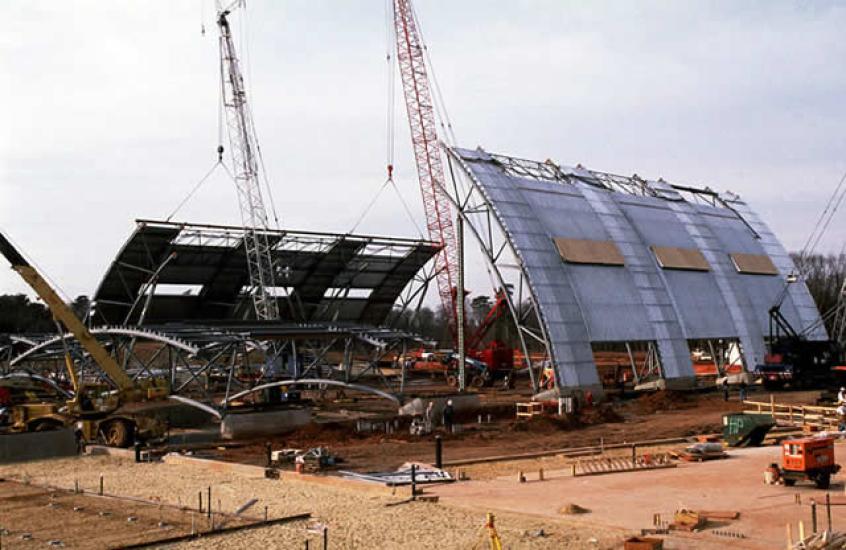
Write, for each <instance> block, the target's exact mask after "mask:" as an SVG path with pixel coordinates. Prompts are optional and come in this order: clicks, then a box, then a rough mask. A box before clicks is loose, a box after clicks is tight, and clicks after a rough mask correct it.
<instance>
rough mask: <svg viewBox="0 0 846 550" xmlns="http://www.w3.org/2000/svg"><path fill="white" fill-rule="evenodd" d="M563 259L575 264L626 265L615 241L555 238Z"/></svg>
mask: <svg viewBox="0 0 846 550" xmlns="http://www.w3.org/2000/svg"><path fill="white" fill-rule="evenodd" d="M555 246H557V247H558V253H559V254H560V255H561V259H563V260H564V261H566V262H570V263H573V264H598V265H626V262H625V260H624V259H623V254H622V253H620V249H619V248H617V245H616V244H615V243H614V242H613V241H593V240H589V239H564V238H562V237H556V238H555Z"/></svg>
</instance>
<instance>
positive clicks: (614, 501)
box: [433, 442, 846, 550]
mask: <svg viewBox="0 0 846 550" xmlns="http://www.w3.org/2000/svg"><path fill="white" fill-rule="evenodd" d="M836 454H837V455H839V456H841V457H844V456H846V443H843V442H841V443H838V445H837V446H836ZM779 455H780V448H779V447H778V446H768V447H759V448H749V449H736V450H730V451H729V457H728V458H727V459H724V460H712V461H707V462H702V463H684V462H682V463H680V464H679V465H678V466H677V467H676V468H669V469H660V470H651V471H640V472H627V473H614V474H605V475H593V476H579V477H572V476H571V475H570V472H569V470H545V472H544V479H545V480H544V481H538V480H537V473H536V471H530V470H526V477H527V478H528V481H527V482H526V483H518V482H517V479H516V476H515V475H503V476H501V477H498V478H496V479H488V480H480V481H473V480H470V481H467V482H463V483H456V484H451V485H448V486H447V485H443V486H438V487H436V488H433V492H434V493H436V494H437V495H439V496H440V499H441V502H444V503H445V504H448V505H451V506H461V507H466V508H467V509H470V510H478V509H485V510H492V511H494V512H499V511H519V512H521V513H525V514H530V515H533V516H535V517H538V518H540V517H548V518H550V519H557V518H560V517H561V512H560V511H561V510H562V509H565V508H567V507H572V505H574V504H575V505H577V506H579V507H581V508H583V509H586V510H589V512H588V513H582V514H575V515H570V516H569V517H570V518H572V522H573V525H582V526H583V527H584V528H585V529H590V528H591V527H593V526H601V527H602V528H603V529H608V528H614V527H616V528H620V529H621V530H623V531H628V532H634V533H637V532H639V531H640V529H644V528H651V527H652V526H653V516H654V514H660V515H661V518H662V519H663V520H665V521H670V522H672V520H673V514H674V512H675V511H677V510H679V509H680V508H685V509H689V510H712V511H713V510H721V511H737V512H739V513H740V516H739V518H738V519H737V520H719V521H709V523H708V524H707V525H706V526H705V527H704V528H703V529H702V530H701V531H699V532H695V533H688V532H684V531H673V532H672V534H671V535H669V536H668V537H667V541H666V543H665V545H664V548H678V549H682V548H692V549H718V548H722V547H725V546H731V547H733V548H747V549H756V550H769V549H772V548H784V547H785V545H786V525H787V524H788V523H790V524H792V531H793V540H797V539H798V522H799V521H800V520H801V521H803V522H804V523H805V527H806V529H807V531H806V533H807V534H810V533H811V509H810V500H811V499H816V500H817V502H818V503H819V502H824V500H825V493H826V491H822V490H819V489H816V488H815V487H814V485H813V484H812V483H808V482H806V483H799V484H797V485H796V486H794V487H790V488H787V487H784V486H781V485H775V486H773V485H766V484H764V482H763V471H764V469H765V468H766V467H767V466H768V465H769V464H770V463H771V462H776V463H778V462H779V460H780V458H779ZM835 479H836V478H835ZM829 492H830V493H831V494H832V495H837V496H836V499H838V501H839V502H842V497H841V495H843V492H844V484H843V482H842V481H840V480H838V481H835V482H833V483H832V485H831V487H830V489H829ZM796 495H799V497H800V499H801V500H800V501H798V502H797V500H796ZM831 510H832V526H833V528H834V529H835V530H843V529H844V528H845V527H846V507H843V506H840V505H838V506H832V508H831ZM817 515H818V521H819V528H820V529H824V528H826V527H827V518H826V511H825V507H824V506H819V507H818V509H817ZM741 537H742V538H741Z"/></svg>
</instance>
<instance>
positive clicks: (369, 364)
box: [0, 323, 423, 405]
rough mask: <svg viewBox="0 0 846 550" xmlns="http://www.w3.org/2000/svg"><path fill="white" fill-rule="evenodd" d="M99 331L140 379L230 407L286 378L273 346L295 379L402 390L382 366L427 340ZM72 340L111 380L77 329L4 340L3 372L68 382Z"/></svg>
mask: <svg viewBox="0 0 846 550" xmlns="http://www.w3.org/2000/svg"><path fill="white" fill-rule="evenodd" d="M92 333H93V334H94V335H95V336H96V337H97V339H98V340H99V341H100V342H101V343H103V344H104V346H105V347H106V348H107V349H108V350H109V351H110V352H111V353H112V354H113V355H114V356H115V357H116V358H117V359H118V360H119V361H120V362H121V363H122V364H123V365H124V368H125V370H126V371H127V373H129V374H130V376H131V377H132V378H133V379H144V378H150V377H156V378H167V379H168V381H169V383H170V386H171V389H172V393H173V394H175V395H179V396H184V397H190V398H193V399H196V400H199V401H201V402H206V403H211V402H219V403H221V404H224V405H225V404H227V403H229V402H230V401H231V400H232V396H233V395H235V394H236V393H240V394H242V395H246V394H249V393H252V392H254V391H256V388H257V387H259V386H263V385H267V384H270V383H273V381H274V380H278V379H279V378H280V375H281V374H282V373H269V372H267V370H266V369H265V368H264V366H265V365H266V363H267V362H268V361H270V360H272V359H273V358H269V357H267V354H268V353H269V352H270V350H273V353H276V354H278V356H279V357H281V358H284V362H285V363H286V364H288V365H290V366H291V369H290V370H291V372H293V373H294V376H293V379H294V380H307V379H308V380H314V379H320V380H330V381H331V380H334V381H336V382H340V383H341V384H344V385H349V386H350V387H351V388H352V389H356V386H357V385H362V384H364V385H368V384H369V385H375V386H379V387H381V388H383V389H382V390H378V391H376V393H378V392H379V391H382V392H384V393H388V394H391V395H399V394H401V393H402V390H403V388H404V383H405V372H402V376H401V377H400V378H399V379H398V380H397V379H389V378H388V377H386V376H385V375H384V374H383V372H382V369H381V368H379V367H380V366H381V365H380V362H382V361H383V360H385V358H386V357H393V356H394V354H399V353H402V352H403V351H404V350H405V349H407V348H408V347H409V346H419V345H422V344H423V342H422V341H421V340H420V338H419V337H417V336H415V335H413V334H410V333H407V332H403V331H396V330H392V329H387V328H372V327H342V326H326V325H306V324H298V325H278V324H276V325H272V326H271V325H260V324H257V323H246V324H241V325H231V326H219V327H211V326H205V327H202V326H191V325H182V326H176V325H170V326H166V327H145V328H143V329H141V328H133V327H123V326H122V327H107V328H99V329H93V330H92ZM63 342H64V343H63ZM270 343H277V345H275V346H272V345H269V344H270ZM66 346H67V349H68V351H69V353H70V354H71V357H72V359H73V361H74V365H75V367H76V370H77V373H78V375H79V377H80V379H82V380H84V381H86V382H87V383H105V384H108V383H109V380H108V379H107V378H106V376H105V375H104V374H103V373H102V372H101V371H100V370H99V369H98V368H97V367H96V365H95V364H93V362H92V361H91V359H90V357H89V356H88V355H87V354H86V353H85V352H84V351H83V350H82V349H81V348H80V347H79V346H78V345H76V343H75V341H74V339H73V337H72V335H70V334H64V335H62V336H52V337H50V336H47V335H40V336H38V337H35V338H28V339H18V338H16V344H15V346H14V347H15V351H14V355H12V354H13V351H12V350H11V348H12V345H11V344H7V345H4V346H3V348H2V349H0V351H2V352H3V354H4V355H3V357H2V359H3V361H2V362H0V375H5V376H8V375H11V374H12V373H15V372H29V373H33V374H38V375H44V376H47V377H48V378H50V379H51V380H54V381H56V382H57V383H59V384H63V385H65V386H66V385H67V382H68V381H67V375H66V373H65V365H64V361H63V358H64V353H65V349H66ZM339 350H340V351H342V352H343V354H342V359H341V361H340V362H334V361H330V360H329V359H327V354H328V353H329V352H330V351H339ZM395 399H399V398H398V397H396V398H395Z"/></svg>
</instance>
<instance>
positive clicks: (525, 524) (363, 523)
mask: <svg viewBox="0 0 846 550" xmlns="http://www.w3.org/2000/svg"><path fill="white" fill-rule="evenodd" d="M101 474H102V475H103V476H104V480H105V491H106V492H110V493H115V494H121V495H129V496H136V497H141V498H145V499H153V500H155V499H161V500H163V501H165V502H169V503H174V504H189V503H190V504H192V505H193V504H194V503H196V499H197V492H198V491H201V490H202V491H205V490H206V487H208V486H209V485H210V486H211V487H212V502H213V503H214V505H215V507H216V506H217V501H218V500H220V505H221V506H222V509H223V510H224V511H234V510H235V509H236V508H237V507H238V506H240V505H241V504H243V503H244V502H245V501H247V500H248V499H250V498H258V499H259V503H258V504H257V505H256V509H260V510H262V513H263V507H264V506H267V507H268V514H269V516H270V517H279V516H286V515H292V514H298V513H303V512H311V513H312V514H313V515H314V520H313V521H311V522H310V523H315V522H320V523H324V524H326V525H327V526H328V529H329V541H330V544H329V548H332V549H354V548H361V549H370V548H379V549H400V548H402V549H416V548H420V549H423V548H427V549H430V548H444V549H447V548H473V546H474V544H475V543H476V542H477V541H478V540H479V533H480V528H481V526H482V525H483V523H484V519H485V513H486V511H488V510H487V508H485V507H476V506H472V505H471V506H470V507H466V506H461V507H454V506H451V505H449V504H443V503H425V502H414V503H408V504H402V505H398V506H391V507H386V504H388V503H390V502H396V501H398V500H400V499H399V498H397V497H392V496H390V495H382V494H375V493H372V492H367V491H356V490H355V489H350V488H346V487H327V486H322V485H318V484H313V483H309V482H305V481H300V480H296V479H294V480H290V479H289V478H284V479H283V480H268V479H264V478H260V477H257V476H244V475H241V474H232V473H220V472H210V471H208V470H206V469H202V468H196V467H191V466H188V465H181V464H165V463H150V464H135V463H134V462H131V461H128V460H124V459H119V458H115V457H108V456H85V457H80V458H72V459H58V460H48V461H41V462H32V463H27V464H20V465H10V466H3V467H0V477H3V478H7V479H15V480H24V481H30V482H32V483H38V484H50V485H54V486H60V487H65V488H72V487H73V486H74V482H75V481H78V482H79V484H80V486H81V487H83V488H85V489H89V490H95V488H96V487H97V485H98V483H99V476H100V475H101ZM0 518H2V511H0ZM2 521H3V520H2V519H0V524H2ZM306 523H309V522H303V523H299V524H294V525H283V526H273V527H268V528H262V529H258V530H255V531H250V532H242V533H236V534H232V535H226V536H222V537H218V538H215V539H214V540H213V546H209V544H210V542H211V541H205V540H200V541H194V542H190V543H182V544H179V545H174V546H172V547H174V548H209V547H214V548H223V549H229V548H231V549H236V548H249V547H254V546H255V547H261V548H262V549H275V548H280V549H281V548H285V549H287V548H303V547H304V541H305V540H306V538H309V537H310V538H311V540H312V548H314V547H315V544H316V543H317V542H318V540H319V536H318V535H314V534H309V533H308V532H307V530H306V526H307V525H306ZM25 527H26V526H8V527H7V528H25ZM497 528H498V530H499V532H500V534H501V536H502V539H503V541H504V543H505V547H506V548H514V549H523V548H525V549H547V548H548V549H570V548H572V549H577V548H578V549H582V548H609V549H610V548H616V547H619V545H620V541H622V539H623V532H622V531H620V530H617V529H614V528H601V527H595V526H588V525H584V524H581V525H579V524H573V523H572V522H571V521H570V520H569V519H562V518H557V517H533V516H529V515H525V514H522V513H520V512H519V511H513V512H503V513H498V514H497ZM540 529H543V531H544V532H545V533H546V535H545V536H542V537H539V536H534V535H533V534H532V533H533V532H536V531H538V530H540ZM33 534H34V535H37V532H33ZM8 540H10V539H7V541H8ZM11 540H12V543H11V544H13V541H14V539H11ZM7 541H4V548H14V546H13V545H12V546H9V543H7ZM480 548H482V547H481V546H480Z"/></svg>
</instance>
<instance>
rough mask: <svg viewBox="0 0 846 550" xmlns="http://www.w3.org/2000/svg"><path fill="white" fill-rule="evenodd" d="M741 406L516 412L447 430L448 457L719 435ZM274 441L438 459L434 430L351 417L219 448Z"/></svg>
mask: <svg viewBox="0 0 846 550" xmlns="http://www.w3.org/2000/svg"><path fill="white" fill-rule="evenodd" d="M760 399H761V400H765V399H768V397H767V398H764V397H761V398H760ZM512 410H513V409H512ZM739 410H741V406H740V403H739V402H738V401H737V397H736V396H733V400H732V401H729V402H724V401H723V398H722V395H721V394H704V395H702V394H700V395H690V394H688V395H686V394H676V393H673V392H657V393H654V394H651V395H646V396H643V397H640V398H638V399H635V400H631V401H626V402H624V403H618V404H615V405H613V406H611V405H607V404H603V405H600V406H598V407H593V408H591V409H588V410H586V411H583V414H582V415H581V418H580V419H579V420H578V421H568V420H564V419H558V418H556V417H541V418H536V419H533V420H531V421H519V422H518V421H517V420H515V419H514V416H513V413H512V414H511V415H510V418H508V419H499V420H497V419H494V420H493V422H491V423H490V424H487V423H485V424H476V423H475V419H474V420H473V422H472V423H467V424H464V425H463V428H464V430H463V431H462V432H460V433H457V434H442V436H443V442H444V460H457V459H466V458H479V457H485V456H491V455H502V454H511V453H525V452H531V451H540V450H551V449H562V448H568V447H581V446H589V445H597V444H599V441H600V439H602V440H603V441H604V442H605V443H606V444H611V443H622V442H637V441H643V440H650V439H662V438H671V437H686V436H693V435H699V434H705V433H715V432H718V431H720V430H721V429H722V415H723V414H725V413H727V412H736V411H739ZM496 416H499V415H496ZM268 441H270V443H271V445H272V448H273V449H281V448H285V447H292V448H299V449H308V448H310V447H316V446H322V447H328V448H329V449H330V451H331V452H333V453H335V454H337V455H338V456H340V457H342V458H343V460H344V463H342V464H341V465H340V467H341V468H343V469H352V470H360V471H368V470H369V471H373V470H384V469H392V468H395V467H397V466H399V465H400V464H402V463H403V462H406V461H410V460H417V461H426V462H431V461H433V460H434V443H433V436H426V437H417V436H411V435H409V434H408V430H407V427H405V426H401V428H400V429H399V430H398V431H397V432H395V433H393V434H384V433H374V434H357V433H355V430H354V426H353V425H351V424H346V423H345V424H338V423H336V424H314V425H310V426H307V427H304V428H302V429H300V430H298V431H296V432H293V433H290V434H287V435H285V436H279V437H274V438H271V439H269V440H268V439H263V440H257V441H253V442H250V443H247V444H245V445H244V446H241V447H237V448H229V449H226V450H220V449H218V450H216V451H214V452H213V454H214V455H215V457H216V458H220V459H223V460H231V461H236V462H244V463H252V464H263V463H264V461H265V460H266V458H265V457H266V447H265V445H266V443H267V442H268Z"/></svg>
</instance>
